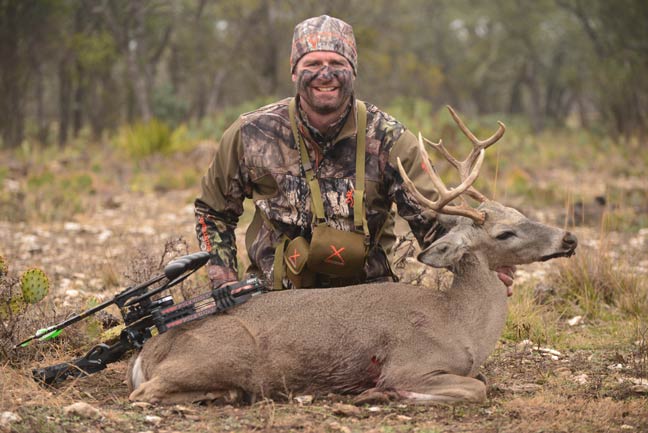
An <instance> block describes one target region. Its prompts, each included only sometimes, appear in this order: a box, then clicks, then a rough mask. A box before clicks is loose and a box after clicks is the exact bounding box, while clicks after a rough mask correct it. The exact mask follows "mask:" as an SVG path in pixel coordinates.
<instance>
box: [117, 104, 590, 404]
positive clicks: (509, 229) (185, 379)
mask: <svg viewBox="0 0 648 433" xmlns="http://www.w3.org/2000/svg"><path fill="white" fill-rule="evenodd" d="M448 108H449V109H450V107H448ZM450 112H451V114H452V116H453V117H454V119H455V121H456V123H457V124H458V125H459V127H460V129H461V130H462V131H463V133H464V134H465V135H466V136H467V137H468V138H469V139H470V140H471V141H472V142H473V150H472V152H471V153H470V155H469V156H468V157H467V158H466V159H465V160H464V161H457V160H456V159H455V158H453V157H452V156H451V155H450V154H449V153H448V151H447V150H446V149H445V147H444V146H443V145H442V143H441V142H440V141H439V143H431V144H432V145H433V146H434V147H435V148H436V149H437V150H438V151H439V152H441V154H442V155H444V156H445V158H446V159H448V161H450V163H451V164H452V165H454V166H455V167H456V168H457V169H458V170H459V172H460V176H461V184H460V185H459V186H458V187H457V188H454V189H453V188H447V187H446V186H445V185H444V184H443V183H442V182H441V180H440V178H439V177H438V175H437V174H436V173H435V171H434V169H433V168H432V167H431V166H430V165H429V164H428V166H427V172H428V173H429V175H430V176H431V179H432V182H433V183H434V185H435V187H436V188H437V190H438V192H439V195H438V198H437V199H436V200H434V201H432V200H429V199H427V198H426V197H423V196H422V195H421V194H420V193H418V192H417V191H416V188H414V186H413V184H412V182H411V181H410V180H409V179H408V178H407V175H406V174H405V171H404V170H403V168H402V167H400V172H401V175H402V177H403V179H404V181H405V182H406V184H407V185H408V188H409V189H410V191H411V192H412V194H413V195H414V196H415V197H416V198H417V199H418V200H419V201H420V202H421V203H422V204H424V205H427V206H429V207H430V208H431V209H433V210H434V211H436V212H437V213H445V214H450V216H444V215H439V217H440V219H441V220H442V221H443V222H445V223H446V224H448V228H449V232H448V233H447V234H446V235H444V236H443V237H441V238H440V239H438V240H436V241H435V242H434V243H432V244H431V245H430V246H429V247H427V248H426V249H425V250H424V251H423V252H421V253H420V255H419V256H418V258H419V260H420V261H422V262H423V263H425V264H428V265H430V266H434V267H440V268H450V269H451V270H452V271H453V272H454V279H453V282H452V285H451V287H450V288H448V289H447V290H445V291H441V290H438V288H437V287H420V286H413V285H409V284H402V283H383V284H364V285H359V286H351V287H343V288H334V289H321V290H313V289H311V290H287V291H277V292H271V293H267V294H263V295H259V296H256V297H253V298H252V299H251V300H250V301H248V302H247V303H245V304H242V305H240V306H238V307H236V308H234V309H232V310H229V311H227V312H226V313H225V314H222V315H217V316H211V317H209V318H207V319H204V320H202V321H197V322H194V323H190V324H188V325H186V326H184V327H180V328H178V329H173V330H171V331H169V332H167V333H164V334H161V335H159V336H157V337H155V338H153V339H151V340H149V341H148V342H147V343H146V345H145V346H144V348H143V350H142V351H141V352H140V353H139V355H137V356H136V358H134V360H133V362H131V366H130V368H129V371H128V382H129V388H130V389H131V390H132V393H131V394H130V399H131V400H145V401H150V402H167V403H173V402H180V401H197V400H209V399H222V400H224V401H233V400H248V401H249V400H253V399H254V398H256V397H271V398H274V397H282V396H283V397H284V398H285V397H287V396H289V395H291V394H294V393H318V394H319V393H324V394H326V393H329V392H333V393H342V394H359V395H358V397H357V401H359V402H362V401H367V400H371V399H375V398H379V399H380V398H390V397H398V398H402V399H405V400H408V401H411V402H416V403H426V402H435V401H446V402H447V401H458V400H471V401H479V400H483V399H484V398H485V397H486V386H485V384H484V382H485V380H484V379H483V376H481V374H480V373H479V368H480V366H481V364H482V363H483V362H484V361H485V360H486V358H487V357H488V356H489V354H490V353H491V352H492V351H493V349H494V348H495V345H496V343H497V340H498V338H499V337H500V334H501V332H502V329H503V327H504V323H505V320H506V312H507V305H506V304H507V300H506V299H507V297H506V289H505V287H504V285H503V284H502V282H501V281H500V280H499V279H498V277H497V276H496V274H495V272H494V271H493V270H494V269H497V268H498V267H501V266H507V265H519V264H525V263H531V262H534V261H541V260H548V259H550V258H554V257H561V256H570V255H572V254H573V253H574V250H575V248H576V244H577V240H576V237H574V236H573V235H572V234H570V233H569V232H565V231H563V230H560V229H557V228H552V227H548V226H546V225H543V224H540V223H537V222H532V221H529V220H528V219H527V218H525V217H524V216H523V215H522V214H520V213H519V212H518V211H516V210H514V209H512V208H508V207H505V206H503V205H501V204H499V203H497V202H494V201H489V200H487V199H486V198H485V197H484V196H483V195H482V194H480V193H479V192H477V191H476V190H475V189H474V188H473V187H472V186H471V185H472V183H473V182H474V181H475V179H476V178H477V174H478V172H479V169H480V167H481V164H482V161H483V158H484V149H485V148H486V147H488V146H490V145H491V144H493V143H494V142H496V141H497V140H498V139H499V138H500V137H501V136H502V135H503V133H504V125H503V124H501V123H500V126H499V128H498V130H497V132H496V133H495V134H493V136H492V137H490V138H489V139H487V140H484V141H479V140H478V139H477V138H475V136H474V135H473V134H472V133H471V132H470V131H469V130H468V128H467V127H466V126H465V125H464V124H463V123H462V122H461V120H460V119H459V118H458V117H457V115H456V114H455V113H454V111H452V109H450ZM419 145H420V151H421V152H422V153H423V160H424V161H428V157H427V153H426V152H425V149H424V145H423V139H422V138H421V136H420V135H419ZM399 165H400V161H399ZM464 192H465V193H466V194H467V195H469V196H470V197H472V198H474V199H477V200H478V201H480V202H482V203H481V204H480V206H479V207H478V208H477V209H473V208H471V207H469V206H468V205H467V203H466V202H465V201H464V202H463V203H462V204H461V205H450V204H449V203H450V202H451V201H452V200H453V199H455V198H457V197H459V196H460V194H462V193H464Z"/></svg>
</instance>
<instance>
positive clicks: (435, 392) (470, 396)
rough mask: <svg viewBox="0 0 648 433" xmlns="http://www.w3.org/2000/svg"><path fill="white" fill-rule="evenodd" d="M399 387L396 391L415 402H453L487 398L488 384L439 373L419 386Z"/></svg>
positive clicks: (476, 400) (402, 396) (470, 378)
mask: <svg viewBox="0 0 648 433" xmlns="http://www.w3.org/2000/svg"><path fill="white" fill-rule="evenodd" d="M408 388H409V389H399V388H398V387H396V389H395V390H396V393H397V394H398V395H399V396H400V397H401V398H403V399H405V400H408V401H409V402H411V403H415V404H429V403H436V402H442V403H451V402H458V401H474V402H479V401H483V400H485V399H486V385H484V382H482V381H481V380H479V379H475V378H472V377H465V376H458V375H456V374H449V373H447V374H439V375H435V376H433V377H431V378H426V379H424V380H422V381H421V384H420V385H418V386H413V387H408Z"/></svg>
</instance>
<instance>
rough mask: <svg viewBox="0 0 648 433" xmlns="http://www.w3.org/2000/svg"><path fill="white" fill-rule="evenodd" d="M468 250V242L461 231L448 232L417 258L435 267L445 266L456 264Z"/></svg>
mask: <svg viewBox="0 0 648 433" xmlns="http://www.w3.org/2000/svg"><path fill="white" fill-rule="evenodd" d="M466 251H468V244H467V242H466V239H465V237H464V236H462V235H461V233H457V232H450V233H448V234H447V235H445V236H443V237H442V238H440V239H438V240H437V241H436V242H434V243H433V244H432V245H430V246H429V247H427V248H426V249H424V250H423V251H422V252H421V253H420V254H419V255H418V260H419V261H420V262H421V263H425V264H426V265H429V266H433V267H435V268H447V267H449V266H454V265H456V264H457V263H458V262H459V260H461V258H462V257H463V256H464V254H465V253H466Z"/></svg>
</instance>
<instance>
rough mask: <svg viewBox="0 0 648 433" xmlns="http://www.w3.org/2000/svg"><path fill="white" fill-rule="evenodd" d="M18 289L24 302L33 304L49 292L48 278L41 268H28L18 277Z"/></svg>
mask: <svg viewBox="0 0 648 433" xmlns="http://www.w3.org/2000/svg"><path fill="white" fill-rule="evenodd" d="M20 289H21V290H22V297H23V299H24V300H25V302H27V303H30V304H35V303H36V302H38V301H40V300H41V299H43V298H44V297H45V296H46V295H47V293H48V292H49V279H48V278H47V275H45V272H43V271H42V270H41V269H38V268H31V269H28V270H26V271H25V272H24V273H23V274H22V276H21V277H20Z"/></svg>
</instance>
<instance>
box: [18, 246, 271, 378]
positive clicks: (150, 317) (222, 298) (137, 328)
mask: <svg viewBox="0 0 648 433" xmlns="http://www.w3.org/2000/svg"><path fill="white" fill-rule="evenodd" d="M209 257H210V256H209V253H207V252H198V253H194V254H189V255H187V256H183V257H180V258H177V259H175V260H173V261H171V262H170V263H169V264H167V266H166V267H165V268H164V272H163V273H162V274H160V275H157V276H155V277H153V278H151V279H150V280H148V281H145V282H143V283H141V284H138V285H136V286H134V287H129V288H127V289H125V290H124V291H122V292H120V293H118V294H117V295H116V296H115V297H114V298H113V299H111V300H108V301H106V302H104V303H102V304H99V305H97V306H96V307H93V308H90V309H89V310H86V311H84V312H82V313H79V314H75V315H74V316H72V317H70V318H69V319H67V320H65V321H63V322H61V323H59V324H57V325H53V326H49V327H47V328H45V329H40V330H38V332H36V333H35V334H34V335H33V336H31V337H29V338H27V339H26V340H24V341H22V342H21V343H19V344H17V345H16V346H15V347H14V348H18V347H24V346H26V345H28V344H29V343H31V342H32V341H33V340H41V341H42V340H49V339H52V338H54V337H56V336H57V335H59V334H60V333H61V331H62V330H63V329H64V328H66V327H68V326H70V325H72V324H74V323H76V322H79V321H80V320H83V319H85V318H87V317H89V316H91V315H93V314H95V313H97V312H98V311H101V310H103V309H104V308H106V307H108V306H110V305H113V304H114V305H116V306H117V307H118V308H119V311H120V313H121V316H122V318H123V320H124V328H123V329H122V331H121V333H120V335H119V340H118V341H117V342H116V343H114V344H112V345H108V344H104V343H101V344H98V345H96V346H95V347H93V348H92V349H90V351H89V352H88V353H86V354H85V355H84V356H82V357H80V358H77V359H74V360H72V361H69V362H63V363H61V364H56V365H52V366H49V367H44V368H37V369H34V370H32V374H33V376H34V379H35V380H36V381H39V382H43V383H46V384H53V383H57V382H61V381H63V380H65V378H67V377H73V376H82V375H87V374H92V373H96V372H98V371H101V370H103V369H104V368H106V366H107V364H110V363H112V362H116V361H119V360H120V359H121V358H122V357H123V356H124V355H125V354H126V352H128V351H129V350H131V349H139V348H141V347H142V346H143V345H144V342H146V340H148V339H149V338H151V337H152V336H153V335H156V334H161V333H163V332H166V331H168V330H169V329H171V328H174V327H176V326H179V325H182V324H183V323H187V322H191V321H193V320H197V319H201V318H203V317H205V316H208V315H212V314H217V313H220V312H222V311H225V310H227V309H228V308H231V307H233V306H235V305H237V304H240V303H242V302H245V301H246V300H247V299H249V297H250V296H251V295H253V294H256V293H259V292H261V291H264V290H265V288H264V286H263V284H262V283H261V281H260V280H259V279H257V278H255V277H251V278H248V279H246V280H244V281H241V282H237V283H234V284H229V285H227V286H223V287H219V288H217V289H214V290H212V291H211V292H207V293H203V294H201V295H198V296H196V297H194V298H191V299H188V300H186V301H183V302H180V303H179V304H175V303H174V300H173V297H172V296H170V295H167V296H161V297H157V298H155V299H154V298H153V297H154V296H155V295H158V294H160V293H161V292H163V291H164V290H167V289H170V288H171V287H173V286H175V285H176V284H178V283H181V282H182V281H184V280H185V279H187V278H188V277H189V276H190V275H191V274H193V273H194V272H196V271H197V270H198V269H200V268H201V267H202V266H204V265H205V264H206V263H207V261H208V260H209ZM156 285H157V286H156ZM152 287H153V288H152Z"/></svg>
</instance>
